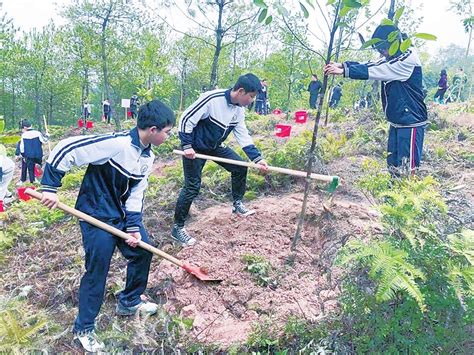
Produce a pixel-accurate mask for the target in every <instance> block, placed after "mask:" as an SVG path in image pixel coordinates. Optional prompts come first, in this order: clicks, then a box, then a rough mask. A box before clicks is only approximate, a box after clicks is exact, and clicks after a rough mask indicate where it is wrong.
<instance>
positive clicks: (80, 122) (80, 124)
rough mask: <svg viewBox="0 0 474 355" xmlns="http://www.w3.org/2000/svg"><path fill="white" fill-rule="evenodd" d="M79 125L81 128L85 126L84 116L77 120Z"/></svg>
mask: <svg viewBox="0 0 474 355" xmlns="http://www.w3.org/2000/svg"><path fill="white" fill-rule="evenodd" d="M77 127H79V128H82V127H84V120H83V119H82V118H79V119H78V120H77Z"/></svg>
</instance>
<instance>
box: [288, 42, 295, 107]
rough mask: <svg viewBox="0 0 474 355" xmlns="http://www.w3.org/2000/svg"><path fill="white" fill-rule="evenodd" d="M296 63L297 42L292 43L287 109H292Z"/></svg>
mask: <svg viewBox="0 0 474 355" xmlns="http://www.w3.org/2000/svg"><path fill="white" fill-rule="evenodd" d="M294 63H295V42H294V41H293V42H292V43H291V59H290V73H289V78H288V93H287V97H286V102H287V110H288V111H289V110H290V107H291V90H292V87H293V70H294Z"/></svg>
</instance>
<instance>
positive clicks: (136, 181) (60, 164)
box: [41, 128, 154, 333]
mask: <svg viewBox="0 0 474 355" xmlns="http://www.w3.org/2000/svg"><path fill="white" fill-rule="evenodd" d="M150 148H151V147H150V146H148V147H142V146H141V144H140V139H139V135H138V131H137V129H136V128H135V129H132V130H131V131H129V132H122V133H112V134H104V135H87V136H79V137H71V138H67V139H64V140H62V141H60V142H59V143H58V144H57V145H56V147H54V149H53V151H52V152H51V154H50V156H49V158H48V161H47V164H46V167H45V169H44V175H43V179H42V181H41V184H42V185H43V186H42V190H43V191H48V192H56V190H57V189H58V188H59V187H60V186H61V179H62V178H63V176H64V175H65V174H66V172H67V171H69V170H70V169H71V168H72V167H73V166H83V165H87V164H88V167H87V171H86V173H85V175H84V179H83V181H82V185H81V188H80V190H79V195H78V198H77V202H76V208H77V209H78V210H80V211H82V212H84V213H86V214H88V215H90V216H92V217H95V218H97V219H99V220H101V221H103V222H105V223H107V224H109V225H111V226H114V227H116V228H118V229H120V230H124V231H126V232H129V233H131V232H140V234H141V237H142V240H143V241H144V242H148V235H147V233H146V231H145V229H144V227H143V223H142V210H143V200H144V194H145V189H146V187H147V185H148V177H149V175H150V173H151V171H152V165H153V160H154V154H153V152H151V149H150ZM80 225H81V232H82V241H83V246H84V250H85V267H86V273H85V274H84V276H83V277H82V279H81V284H80V288H79V314H78V316H77V318H76V321H75V323H74V332H76V333H81V332H88V331H91V330H93V329H94V322H95V318H96V316H97V314H98V313H99V310H100V307H101V305H102V301H103V297H104V291H105V282H106V278H107V273H108V270H109V265H110V260H111V258H112V255H113V253H114V250H115V247H118V248H119V249H120V251H121V253H122V254H123V255H124V257H125V258H127V260H128V265H127V281H126V285H125V289H124V290H123V291H122V292H121V293H120V294H119V302H120V303H121V304H122V305H123V306H125V307H132V306H135V305H137V304H139V303H140V302H141V300H140V295H141V294H142V293H143V292H144V291H145V289H146V285H147V281H148V273H149V269H150V263H151V257H152V256H151V253H150V252H148V251H146V250H144V249H142V248H132V247H130V246H128V245H127V244H126V243H125V241H124V240H122V239H120V238H118V237H115V236H114V235H112V234H110V233H109V232H106V231H104V230H102V229H100V228H97V227H94V226H92V225H91V224H89V223H87V222H85V221H81V222H80Z"/></svg>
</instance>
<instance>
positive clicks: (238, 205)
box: [232, 200, 255, 217]
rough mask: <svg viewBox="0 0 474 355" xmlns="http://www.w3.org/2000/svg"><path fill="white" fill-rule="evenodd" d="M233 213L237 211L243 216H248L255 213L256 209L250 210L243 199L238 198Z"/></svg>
mask: <svg viewBox="0 0 474 355" xmlns="http://www.w3.org/2000/svg"><path fill="white" fill-rule="evenodd" d="M232 213H235V214H237V215H238V216H241V217H247V216H251V215H253V214H254V213H255V210H249V209H248V208H247V207H245V206H244V204H243V203H242V201H240V200H237V201H235V202H234V207H232Z"/></svg>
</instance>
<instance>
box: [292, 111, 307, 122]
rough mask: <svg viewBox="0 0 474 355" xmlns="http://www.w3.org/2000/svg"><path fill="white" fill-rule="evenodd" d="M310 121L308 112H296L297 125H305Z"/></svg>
mask: <svg viewBox="0 0 474 355" xmlns="http://www.w3.org/2000/svg"><path fill="white" fill-rule="evenodd" d="M307 119H308V112H306V111H296V112H295V122H296V123H305V122H306V120H307Z"/></svg>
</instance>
